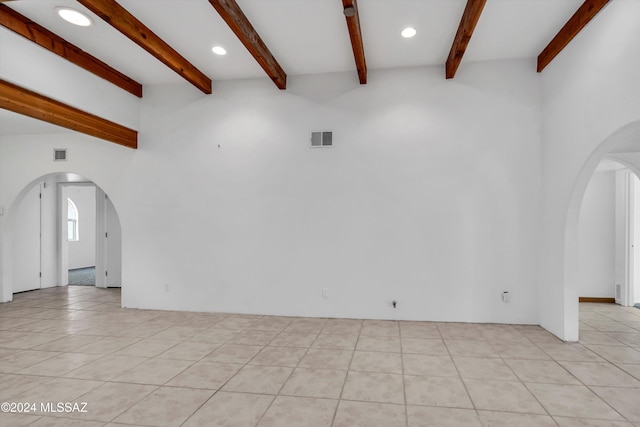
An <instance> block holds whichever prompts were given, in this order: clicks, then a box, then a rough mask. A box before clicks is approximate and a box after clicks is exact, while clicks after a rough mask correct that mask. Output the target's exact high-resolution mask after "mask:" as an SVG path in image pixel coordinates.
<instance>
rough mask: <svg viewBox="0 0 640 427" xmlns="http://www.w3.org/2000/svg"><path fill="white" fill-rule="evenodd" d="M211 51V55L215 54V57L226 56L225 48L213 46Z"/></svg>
mask: <svg viewBox="0 0 640 427" xmlns="http://www.w3.org/2000/svg"><path fill="white" fill-rule="evenodd" d="M211 51H212V52H213V53H215V54H216V55H226V54H227V50H226V49H225V48H223V47H222V46H214V47H212V48H211Z"/></svg>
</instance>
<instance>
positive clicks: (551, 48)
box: [538, 0, 609, 72]
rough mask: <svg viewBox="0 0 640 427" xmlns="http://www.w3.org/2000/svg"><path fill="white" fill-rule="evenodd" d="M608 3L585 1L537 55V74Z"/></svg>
mask: <svg viewBox="0 0 640 427" xmlns="http://www.w3.org/2000/svg"><path fill="white" fill-rule="evenodd" d="M607 3H609V0H586V1H585V2H584V3H582V5H581V6H580V7H579V8H578V10H576V13H574V14H573V16H572V17H571V18H569V20H568V21H567V23H566V24H564V27H562V28H561V29H560V31H558V34H556V36H555V37H554V38H553V39H552V40H551V41H550V42H549V44H548V45H547V47H545V48H544V49H543V50H542V52H541V53H540V55H538V72H541V71H542V70H544V68H545V67H546V66H547V65H549V63H550V62H551V61H553V58H555V57H556V56H557V55H558V54H559V53H560V52H562V49H564V48H565V47H566V46H567V45H568V44H569V42H571V40H573V38H574V37H575V36H577V35H578V33H579V32H580V31H581V30H582V29H583V28H584V27H585V26H586V25H587V24H588V23H589V21H591V20H592V19H593V18H594V17H595V16H596V15H597V14H598V12H600V11H601V10H602V8H603V7H605V6H606V5H607Z"/></svg>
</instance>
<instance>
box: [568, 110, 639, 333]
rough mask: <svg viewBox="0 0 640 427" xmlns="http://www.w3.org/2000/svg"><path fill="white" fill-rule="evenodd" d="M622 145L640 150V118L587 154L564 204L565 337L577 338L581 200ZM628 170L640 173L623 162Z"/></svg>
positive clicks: (617, 158) (635, 166) (631, 165)
mask: <svg viewBox="0 0 640 427" xmlns="http://www.w3.org/2000/svg"><path fill="white" fill-rule="evenodd" d="M621 147H638V151H640V121H636V122H632V123H629V124H627V125H626V126H623V127H622V128H620V129H619V130H618V131H616V132H614V133H613V134H611V135H610V136H609V137H608V138H606V139H605V140H604V141H603V142H602V143H601V144H600V145H599V146H598V147H597V148H596V149H595V150H594V151H593V152H592V153H591V155H590V156H589V158H588V159H587V161H586V162H585V163H584V165H583V166H582V169H581V170H580V173H579V174H578V177H577V179H576V181H575V183H574V186H573V191H572V193H571V198H570V200H569V204H568V208H567V216H566V221H565V228H564V230H565V231H564V281H563V283H564V330H565V340H567V341H577V340H578V337H579V319H578V315H579V311H578V298H579V294H578V288H579V287H578V283H579V280H580V253H579V252H580V246H579V244H580V242H579V218H580V208H581V206H582V200H583V198H584V194H585V191H586V189H587V185H588V184H589V181H590V180H591V177H592V176H593V174H594V171H595V170H596V167H597V166H598V164H599V163H600V162H601V161H602V159H604V158H605V157H607V156H608V155H610V157H611V158H612V159H613V160H615V161H617V162H620V163H623V162H624V160H622V161H621V160H620V159H619V156H616V155H615V154H614V155H611V153H612V152H615V151H616V150H618V149H620V148H621ZM623 164H625V166H626V167H628V168H629V170H630V171H632V172H633V173H635V174H636V175H637V176H640V165H635V164H631V163H630V162H624V163H623Z"/></svg>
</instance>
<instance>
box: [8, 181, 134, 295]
mask: <svg viewBox="0 0 640 427" xmlns="http://www.w3.org/2000/svg"><path fill="white" fill-rule="evenodd" d="M72 186H76V187H77V186H87V187H92V188H95V212H96V214H95V217H94V219H93V221H95V224H94V227H93V230H94V232H95V236H91V237H95V242H94V243H92V244H93V245H94V246H95V272H96V280H95V286H96V287H102V288H106V287H121V284H122V277H121V276H122V274H121V271H122V268H121V267H122V266H121V264H122V245H121V233H122V232H121V228H120V220H119V216H118V213H117V210H116V208H115V206H114V205H113V203H112V202H111V200H110V199H109V198H108V197H107V195H106V193H105V192H104V191H103V190H102V188H101V187H100V186H99V185H97V184H96V183H95V182H94V181H92V180H91V179H89V178H87V177H85V176H82V175H78V174H74V173H67V172H56V173H49V174H46V175H42V176H40V177H38V178H36V179H33V180H31V181H30V182H29V183H27V184H26V185H25V186H24V187H23V188H22V189H21V190H20V191H19V192H18V193H17V194H16V196H15V198H14V199H13V201H12V202H11V203H10V205H9V208H8V210H7V213H6V218H5V221H4V226H3V242H2V254H1V255H2V263H1V264H2V266H3V268H2V280H1V281H0V285H1V286H2V289H1V291H2V301H11V300H12V299H13V294H14V293H15V292H20V291H26V290H33V289H40V288H48V287H53V286H65V285H67V284H68V252H69V250H68V244H69V242H68V228H67V227H68V220H67V216H68V215H67V213H68V204H67V200H68V189H69V188H71V187H72ZM34 197H38V200H37V202H34V200H33V199H34ZM28 211H30V212H31V216H30V218H31V217H33V218H34V219H30V220H28V221H27V220H25V218H26V217H25V212H28ZM34 236H35V237H34ZM36 246H37V247H36ZM36 257H37V258H38V259H37V260H35V258H36ZM25 266H26V267H25ZM34 269H37V270H35V271H32V270H34ZM25 278H26V279H28V282H27V283H25V282H24V281H25Z"/></svg>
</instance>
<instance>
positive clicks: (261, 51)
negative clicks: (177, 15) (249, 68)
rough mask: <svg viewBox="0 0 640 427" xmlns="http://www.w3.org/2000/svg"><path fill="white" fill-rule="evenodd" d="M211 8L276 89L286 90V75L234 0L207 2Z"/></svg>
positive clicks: (212, 0) (210, 0)
mask: <svg viewBox="0 0 640 427" xmlns="http://www.w3.org/2000/svg"><path fill="white" fill-rule="evenodd" d="M209 3H211V6H213V7H214V9H215V10H216V11H217V12H218V14H219V15H220V17H222V19H223V20H224V21H225V22H226V23H227V25H228V26H229V28H231V31H233V32H234V34H235V35H236V37H238V39H239V40H240V41H241V42H242V44H243V45H244V47H246V48H247V50H248V51H249V53H250V54H251V55H252V56H253V57H254V58H255V60H256V61H258V64H260V66H261V67H262V69H263V70H264V71H265V72H266V73H267V75H268V76H269V77H270V78H271V80H273V83H275V85H276V86H277V87H278V89H286V88H287V74H286V73H285V72H284V70H283V69H282V67H281V66H280V64H278V61H276V59H275V58H274V57H273V55H272V54H271V52H270V51H269V48H268V47H267V45H266V44H265V43H264V42H263V41H262V39H261V38H260V35H259V34H258V33H257V32H256V30H255V28H253V25H251V22H249V19H248V18H247V17H246V16H245V14H244V12H242V9H240V6H238V3H236V1H235V0H209Z"/></svg>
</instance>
